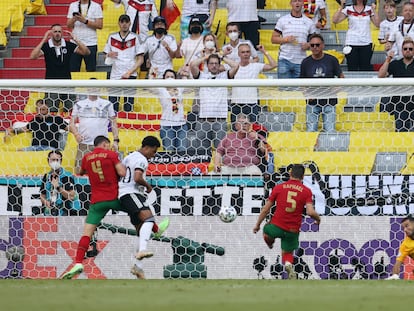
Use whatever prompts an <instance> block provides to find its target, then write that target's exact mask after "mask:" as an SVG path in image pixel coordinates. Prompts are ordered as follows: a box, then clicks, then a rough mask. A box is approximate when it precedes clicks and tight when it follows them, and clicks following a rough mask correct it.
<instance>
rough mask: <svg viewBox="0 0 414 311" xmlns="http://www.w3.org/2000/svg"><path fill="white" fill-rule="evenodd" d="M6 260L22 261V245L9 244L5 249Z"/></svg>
mask: <svg viewBox="0 0 414 311" xmlns="http://www.w3.org/2000/svg"><path fill="white" fill-rule="evenodd" d="M6 258H7V260H10V261H13V262H22V261H23V259H24V248H23V247H22V246H10V247H9V248H7V250H6Z"/></svg>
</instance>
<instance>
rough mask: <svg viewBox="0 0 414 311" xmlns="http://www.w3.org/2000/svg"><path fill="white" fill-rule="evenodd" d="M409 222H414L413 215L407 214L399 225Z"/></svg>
mask: <svg viewBox="0 0 414 311" xmlns="http://www.w3.org/2000/svg"><path fill="white" fill-rule="evenodd" d="M406 220H409V221H410V222H414V215H413V214H408V215H407V216H405V217H404V218H403V219H402V220H401V223H403V222H404V221H406Z"/></svg>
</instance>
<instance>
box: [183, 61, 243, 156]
mask: <svg viewBox="0 0 414 311" xmlns="http://www.w3.org/2000/svg"><path fill="white" fill-rule="evenodd" d="M223 60H224V61H225V62H226V63H227V64H228V65H229V66H230V70H226V71H223V72H220V57H219V56H218V55H217V54H211V55H210V56H204V57H202V58H199V59H197V60H195V61H193V62H191V64H190V69H191V74H192V75H193V77H194V79H200V80H209V79H224V80H225V79H233V78H234V75H235V74H236V72H237V70H238V68H239V64H238V63H236V62H233V61H231V60H230V59H228V58H227V57H226V55H225V56H224V57H223ZM205 61H207V69H208V72H203V71H200V68H199V66H200V65H201V64H203V63H204V62H205ZM227 110H228V103H227V88H226V87H201V88H200V111H199V116H198V117H199V119H198V122H197V123H196V126H195V131H196V135H197V140H198V142H199V143H200V145H201V147H203V149H204V150H206V151H210V150H211V143H213V145H214V147H215V148H217V146H218V143H219V142H220V141H221V140H222V139H223V137H224V136H225V134H226V132H227Z"/></svg>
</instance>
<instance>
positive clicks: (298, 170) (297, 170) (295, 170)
mask: <svg viewBox="0 0 414 311" xmlns="http://www.w3.org/2000/svg"><path fill="white" fill-rule="evenodd" d="M290 176H292V177H293V178H298V179H303V176H305V167H304V166H303V165H302V164H293V165H292V167H291V169H290Z"/></svg>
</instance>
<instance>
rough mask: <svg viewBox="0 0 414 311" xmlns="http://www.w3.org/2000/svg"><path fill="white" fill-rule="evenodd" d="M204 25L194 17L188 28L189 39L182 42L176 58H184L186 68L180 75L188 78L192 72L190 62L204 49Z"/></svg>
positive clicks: (182, 69)
mask: <svg viewBox="0 0 414 311" xmlns="http://www.w3.org/2000/svg"><path fill="white" fill-rule="evenodd" d="M202 32H203V24H202V23H201V21H200V19H199V18H198V17H193V18H191V20H190V24H189V26H188V33H189V34H190V36H189V37H187V38H185V39H184V40H182V42H181V43H180V44H179V45H178V48H177V53H176V57H177V58H182V57H184V67H183V68H181V69H180V75H182V74H184V75H186V76H188V74H189V72H190V62H191V61H193V60H194V59H195V58H196V55H198V54H199V53H200V52H201V51H202V50H203V48H204V45H203V43H202V42H203V36H202V35H201V33H202Z"/></svg>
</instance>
